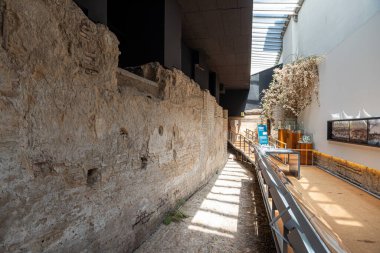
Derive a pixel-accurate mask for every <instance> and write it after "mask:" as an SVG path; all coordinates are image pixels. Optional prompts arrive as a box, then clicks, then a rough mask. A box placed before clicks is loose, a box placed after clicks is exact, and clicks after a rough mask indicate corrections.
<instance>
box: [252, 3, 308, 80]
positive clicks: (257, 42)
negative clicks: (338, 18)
mask: <svg viewBox="0 0 380 253" xmlns="http://www.w3.org/2000/svg"><path fill="white" fill-rule="evenodd" d="M303 2H304V0H254V1H253V18H252V51H251V75H253V74H256V73H258V72H260V71H262V70H265V69H268V68H271V67H273V66H275V65H276V64H277V63H278V60H279V58H280V55H281V51H282V40H283V36H284V33H285V31H286V28H287V26H288V24H289V21H290V18H291V17H292V16H297V13H298V11H299V10H300V8H301V6H302V3H303Z"/></svg>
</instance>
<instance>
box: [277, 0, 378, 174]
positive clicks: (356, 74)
mask: <svg viewBox="0 0 380 253" xmlns="http://www.w3.org/2000/svg"><path fill="white" fill-rule="evenodd" d="M289 28H291V30H290V29H288V30H287V32H286V34H285V36H284V45H283V48H284V49H283V55H282V59H283V60H284V62H285V63H286V62H289V61H291V60H292V58H293V55H292V54H298V55H301V56H308V55H313V54H317V55H324V56H325V60H324V62H323V63H322V64H321V65H320V66H319V76H320V91H319V92H320V94H319V100H320V106H319V105H318V104H317V103H316V102H314V103H313V104H312V105H311V106H310V107H309V108H307V109H306V110H305V111H304V112H303V114H302V115H301V117H300V118H299V121H300V123H303V125H304V128H305V130H306V131H307V132H308V133H311V134H313V140H314V143H315V148H316V149H317V150H319V151H321V152H324V153H328V154H331V155H334V156H338V157H341V158H344V159H347V160H350V161H354V162H358V163H361V164H364V165H367V166H369V167H372V168H376V169H380V148H374V147H366V146H360V145H355V144H345V143H338V142H333V141H327V121H328V120H331V119H332V115H331V114H335V113H342V112H343V111H344V112H345V113H347V114H348V115H351V116H354V117H355V116H356V115H357V114H358V112H359V111H360V110H362V109H365V110H366V111H367V112H368V113H369V114H370V115H372V116H373V117H375V116H380V1H379V0H376V1H375V0H373V1H372V0H363V1H354V0H352V1H347V0H346V1H343V0H334V1H328V0H322V1H321V0H307V1H305V4H304V6H303V7H302V9H301V12H300V15H299V18H298V22H297V23H296V22H294V21H292V22H291V24H290V26H289Z"/></svg>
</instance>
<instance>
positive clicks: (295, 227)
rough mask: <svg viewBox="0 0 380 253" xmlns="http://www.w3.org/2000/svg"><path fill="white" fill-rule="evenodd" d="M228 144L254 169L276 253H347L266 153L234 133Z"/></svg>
mask: <svg viewBox="0 0 380 253" xmlns="http://www.w3.org/2000/svg"><path fill="white" fill-rule="evenodd" d="M229 142H230V144H231V145H233V146H234V148H235V149H236V150H238V151H239V153H240V155H241V157H242V160H244V159H245V160H246V161H249V162H250V163H252V164H254V165H255V170H256V174H257V179H258V182H259V185H260V189H261V193H262V196H263V199H264V203H265V207H266V211H267V215H268V218H269V224H270V226H271V229H272V234H273V237H274V239H275V244H276V248H277V252H281V253H285V252H291V251H293V252H317V253H324V252H326V253H327V252H348V250H347V249H345V247H344V246H343V245H342V244H341V242H340V241H339V240H338V239H337V238H336V236H335V235H334V234H333V233H332V232H331V231H330V230H329V229H328V228H327V227H326V226H325V225H324V223H322V222H321V221H320V220H319V219H318V217H316V216H315V214H314V213H313V212H311V211H310V208H309V207H308V206H307V205H306V204H305V203H304V202H303V200H302V197H301V196H297V191H296V190H295V188H294V187H292V185H291V184H290V181H289V180H288V179H287V177H286V176H285V175H284V174H283V173H282V172H281V170H279V168H278V167H277V168H276V167H275V166H276V165H275V164H273V163H271V162H270V160H269V159H268V156H267V154H266V153H265V149H263V148H261V147H260V146H259V145H258V144H257V143H255V142H254V141H252V140H250V139H249V138H247V137H246V136H243V135H241V134H238V133H233V132H230V133H229ZM301 206H302V208H301Z"/></svg>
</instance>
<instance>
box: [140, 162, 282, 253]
mask: <svg viewBox="0 0 380 253" xmlns="http://www.w3.org/2000/svg"><path fill="white" fill-rule="evenodd" d="M255 180H256V179H255V176H254V174H253V173H252V172H251V171H250V169H247V168H245V167H244V166H243V165H242V164H240V163H238V162H237V161H235V160H234V159H233V155H230V158H229V160H228V162H227V164H226V166H225V167H224V169H223V170H222V171H220V172H219V173H218V174H216V175H215V176H214V178H213V179H212V180H210V182H209V183H208V184H207V185H206V186H205V187H204V188H202V189H201V190H200V191H198V192H197V193H195V194H194V195H193V196H192V197H191V198H190V199H189V200H188V201H187V202H186V203H185V204H184V205H183V206H182V207H181V209H180V210H181V211H182V212H183V213H185V214H186V215H188V216H189V217H188V218H186V219H184V220H183V221H182V222H179V223H170V224H169V225H164V224H162V225H161V226H160V227H159V229H158V230H157V231H156V232H155V233H154V234H153V235H152V236H151V237H150V238H149V239H148V240H147V241H146V242H145V243H144V244H143V245H142V246H141V247H140V248H138V249H137V250H136V252H138V253H142V252H155V253H158V252H165V253H168V252H176V253H177V252H228V253H231V252H261V253H265V252H275V251H276V250H275V246H274V242H273V239H272V234H271V231H270V228H269V225H268V220H267V217H266V213H265V207H264V203H263V200H262V198H261V193H260V188H259V185H258V184H257V183H255Z"/></svg>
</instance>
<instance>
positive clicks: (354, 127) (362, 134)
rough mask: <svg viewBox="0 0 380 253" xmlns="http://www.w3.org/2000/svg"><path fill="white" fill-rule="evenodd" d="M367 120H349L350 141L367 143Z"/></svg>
mask: <svg viewBox="0 0 380 253" xmlns="http://www.w3.org/2000/svg"><path fill="white" fill-rule="evenodd" d="M367 138H368V127H367V120H352V121H350V142H357V143H367Z"/></svg>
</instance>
